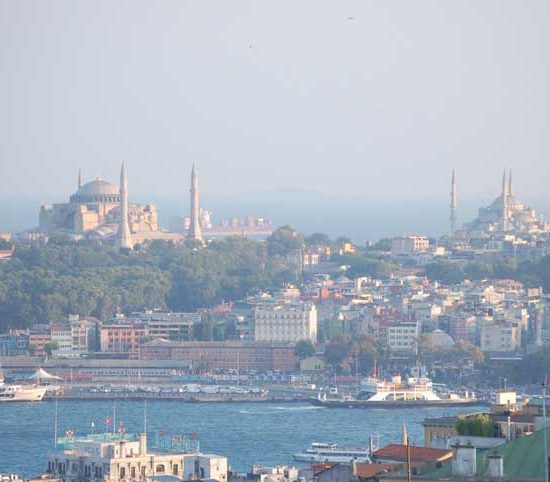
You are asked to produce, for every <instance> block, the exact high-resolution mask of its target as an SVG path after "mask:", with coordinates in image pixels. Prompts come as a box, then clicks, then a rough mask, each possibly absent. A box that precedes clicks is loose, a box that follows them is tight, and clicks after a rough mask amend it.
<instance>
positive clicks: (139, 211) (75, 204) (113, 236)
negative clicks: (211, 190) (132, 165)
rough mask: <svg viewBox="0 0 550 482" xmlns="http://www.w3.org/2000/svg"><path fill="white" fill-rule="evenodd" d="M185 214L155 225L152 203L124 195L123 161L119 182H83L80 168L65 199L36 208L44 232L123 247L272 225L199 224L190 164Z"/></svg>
mask: <svg viewBox="0 0 550 482" xmlns="http://www.w3.org/2000/svg"><path fill="white" fill-rule="evenodd" d="M189 192H190V217H189V218H187V219H186V222H185V230H184V226H183V223H182V229H181V232H177V231H176V232H169V231H166V230H163V229H160V227H159V222H158V214H157V208H156V206H155V205H154V204H138V203H130V202H129V201H128V178H127V175H126V168H125V165H124V163H123V164H122V168H121V172H120V185H119V186H117V185H115V184H112V183H110V182H108V181H105V180H104V179H101V178H98V179H95V180H93V181H89V182H86V183H83V182H82V175H81V172H80V171H79V173H78V181H77V190H76V192H75V193H74V194H72V195H71V196H70V197H69V202H67V203H57V204H44V205H42V206H41V208H40V214H39V225H38V229H39V232H40V233H42V234H43V235H48V234H54V233H57V234H66V235H68V236H71V237H73V238H74V239H83V238H88V239H90V238H95V239H106V240H109V241H114V242H116V244H118V245H119V246H120V247H122V248H130V249H131V248H133V247H134V246H135V245H136V244H138V243H142V242H144V241H148V240H155V239H159V240H171V241H181V240H183V239H184V238H185V237H187V238H189V239H194V240H197V241H202V240H203V238H208V239H209V238H215V237H219V236H232V235H233V236H234V235H253V236H254V235H256V236H260V237H266V236H268V235H269V234H271V232H272V229H271V225H270V224H269V222H268V221H264V219H263V218H258V220H257V222H256V221H254V222H250V219H253V218H251V217H250V216H248V217H247V221H245V223H244V224H240V223H237V224H234V225H233V226H230V227H227V226H222V225H220V226H217V227H213V226H212V225H211V224H208V225H204V226H203V224H204V222H203V218H204V215H203V214H204V213H205V212H206V213H208V214H209V212H207V211H205V212H203V211H202V210H201V209H200V206H199V177H198V174H197V173H196V170H195V166H194V165H193V168H192V170H191V186H190V190H189Z"/></svg>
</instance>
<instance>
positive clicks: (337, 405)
mask: <svg viewBox="0 0 550 482" xmlns="http://www.w3.org/2000/svg"><path fill="white" fill-rule="evenodd" d="M129 206H133V207H132V209H130V207H129ZM134 206H135V205H131V204H130V203H129V200H128V180H127V177H126V172H125V167H124V165H123V167H122V171H121V182H120V186H119V188H118V192H117V189H116V188H115V186H113V185H109V184H108V183H106V182H105V181H101V182H100V181H92V182H90V183H87V184H82V181H81V178H80V175H79V179H78V191H77V193H76V194H75V195H73V196H71V200H70V203H69V204H67V205H54V207H53V208H52V207H44V206H43V207H42V208H41V210H40V217H39V218H40V219H39V221H40V222H39V228H38V229H36V230H34V229H31V230H28V231H26V232H23V233H18V234H12V233H3V235H2V240H3V245H2V248H3V250H2V264H1V265H0V269H1V270H2V281H1V282H0V285H1V287H2V289H1V290H0V293H2V302H1V303H0V306H1V310H0V326H2V330H3V332H2V334H0V353H1V356H2V358H1V360H2V371H3V377H4V380H5V381H4V385H2V390H1V391H0V397H2V400H3V401H18V400H28V401H31V402H32V401H33V400H34V401H35V402H36V403H37V401H42V400H43V403H47V401H48V400H49V401H51V402H53V403H55V407H56V409H55V410H56V420H58V417H59V415H57V410H59V409H61V408H62V407H63V405H62V404H63V403H75V402H78V401H80V402H81V403H82V402H84V401H88V402H90V401H94V400H95V401H106V400H110V401H113V414H112V415H108V416H107V419H106V433H104V434H102V433H100V431H98V432H96V431H95V428H94V427H95V424H96V423H97V424H98V425H99V424H102V422H101V421H96V419H95V417H94V420H93V421H92V427H93V428H92V432H91V433H90V434H88V435H81V434H78V435H77V434H76V433H75V428H74V427H59V426H58V422H57V421H56V422H55V427H54V428H55V432H56V434H58V433H64V435H63V436H61V437H60V436H59V435H55V446H56V448H57V451H56V452H54V453H53V454H52V455H50V456H49V457H48V459H47V461H46V462H45V472H44V473H45V474H47V477H49V478H56V479H57V478H58V479H63V480H72V479H73V478H74V479H75V480H76V479H79V478H81V477H84V478H89V479H90V480H92V479H96V480H102V477H107V476H108V477H109V479H108V480H126V479H127V478H129V479H130V480H133V479H137V478H139V477H140V476H147V477H155V476H160V475H162V476H167V475H169V476H171V477H175V478H178V477H180V478H185V479H195V478H199V479H214V480H218V481H219V482H225V481H226V480H241V479H242V478H243V477H245V478H246V479H247V480H248V479H251V480H257V479H259V480H263V479H264V478H268V479H270V480H271V479H273V480H279V481H289V482H292V481H294V480H298V479H299V478H300V479H301V478H304V479H305V480H309V479H314V480H322V479H324V478H327V480H328V478H330V479H331V480H333V478H334V477H337V479H338V480H342V481H344V480H346V481H347V480H355V479H365V480H371V479H373V480H374V478H377V477H379V476H380V477H381V478H382V479H384V480H386V479H387V480H401V479H403V478H404V477H407V476H408V475H407V474H413V473H414V474H415V475H418V476H422V477H424V478H428V479H429V480H439V478H444V477H448V476H449V475H450V474H452V475H453V476H454V477H455V478H459V477H461V476H464V477H470V478H471V477H479V480H485V478H486V477H487V478H490V479H493V478H498V477H501V478H502V477H503V475H502V474H504V473H505V472H506V474H507V477H511V474H515V475H514V476H513V477H514V480H529V479H527V478H524V477H525V474H526V473H529V474H534V475H530V477H531V478H534V477H538V476H539V475H540V473H539V472H540V470H542V466H543V464H540V466H537V465H536V464H532V468H531V469H529V471H528V472H525V469H524V468H521V463H520V462H521V457H522V455H521V454H522V453H524V451H526V450H531V449H530V448H529V447H539V452H540V454H542V448H541V447H540V441H539V439H540V437H541V434H540V432H538V431H537V430H539V431H540V430H541V428H543V427H544V425H543V418H544V416H545V413H544V411H543V408H542V407H543V405H541V403H542V404H544V399H543V398H541V397H540V395H541V382H542V381H543V380H544V377H545V376H546V373H545V371H546V370H547V367H548V363H549V360H550V350H549V349H548V343H549V342H550V310H549V303H548V302H549V300H548V296H547V294H546V293H547V291H548V289H549V288H550V271H549V267H550V257H549V256H548V255H546V254H545V253H546V250H547V249H548V247H549V246H550V227H549V226H548V225H547V224H546V223H545V222H544V221H543V220H542V219H541V218H540V217H538V216H537V214H536V212H535V211H534V210H533V209H532V208H530V207H527V206H525V205H524V204H523V203H521V201H519V200H518V198H516V197H515V196H514V195H513V184H512V173H511V172H510V173H506V172H505V173H504V174H503V178H502V188H501V192H500V195H499V196H498V197H497V198H496V199H495V200H494V202H492V203H491V204H490V205H489V206H488V207H482V208H480V209H479V216H478V218H477V219H475V220H473V221H470V222H467V223H464V224H463V225H462V226H460V227H459V226H458V223H457V209H458V203H457V178H456V176H455V173H454V172H453V173H452V177H451V194H450V215H449V234H448V235H444V236H442V237H441V238H439V239H433V238H429V237H427V236H422V235H418V234H414V235H409V236H402V237H395V238H386V239H382V240H380V241H378V242H376V243H367V244H366V245H364V246H359V245H356V244H354V243H353V242H352V240H350V239H348V238H345V237H341V238H338V239H336V240H332V239H330V238H329V237H328V236H327V235H325V234H322V233H313V234H310V235H305V236H304V235H303V234H301V233H298V232H297V231H295V230H294V229H293V228H291V227H289V226H282V227H279V228H272V229H270V230H269V232H265V233H264V235H263V236H262V237H261V238H257V236H256V235H257V234H258V231H254V229H252V232H251V233H250V234H249V233H248V232H247V231H246V230H243V231H241V232H229V233H225V235H224V236H220V234H219V233H217V235H216V236H212V237H208V234H207V233H209V231H208V219H206V220H205V217H204V215H203V216H201V213H203V211H201V207H200V188H199V178H198V174H197V172H196V169H195V167H193V169H192V172H191V188H190V203H189V206H190V214H189V217H188V218H186V219H185V220H184V221H182V222H183V223H184V225H183V228H182V232H183V234H180V233H176V232H168V231H164V230H160V229H158V227H155V229H151V230H149V231H146V229H145V228H144V227H143V226H149V227H150V226H151V220H152V219H153V218H152V217H150V218H148V220H147V221H144V220H143V219H144V217H145V218H146V214H147V213H149V214H151V213H155V207H154V206H153V205H148V206H146V207H137V206H135V207H134ZM139 209H141V210H142V211H138V210H139ZM90 213H92V214H90ZM100 214H101V215H100ZM102 216H103V217H102ZM60 219H63V220H64V221H63V222H62V223H61V222H60V221H59V220H60ZM85 219H86V221H85ZM153 224H154V223H153ZM248 224H249V227H252V226H253V225H254V223H253V222H252V218H251V217H250V218H249V220H248ZM254 238H256V239H254ZM117 400H118V401H119V402H120V401H124V400H125V401H133V402H137V401H140V400H141V401H144V403H146V401H150V403H153V402H156V403H158V402H159V401H161V400H177V401H179V402H180V403H199V402H202V403H239V404H247V403H265V404H272V403H279V404H280V403H284V404H287V403H292V404H296V405H297V406H298V407H302V406H304V404H305V406H307V405H310V406H312V407H321V408H324V409H327V410H330V409H335V410H336V409H342V410H351V409H353V408H357V409H369V408H370V410H373V409H375V408H382V409H387V410H390V411H392V410H395V409H398V408H401V409H406V410H414V407H418V408H422V407H430V406H433V407H443V406H445V407H447V409H446V410H447V413H449V415H445V416H442V417H439V418H429V417H427V418H424V420H423V421H422V425H423V427H424V435H423V440H419V439H418V437H417V440H415V441H414V442H415V443H414V444H413V445H411V444H410V439H409V435H408V432H407V430H408V429H407V428H406V426H405V425H403V436H402V437H401V440H395V438H394V439H393V440H387V441H386V442H389V444H386V445H379V444H380V440H379V439H378V441H377V442H376V443H375V442H374V439H373V437H372V436H373V435H374V434H371V441H370V445H369V446H368V447H366V448H364V449H359V448H357V449H354V450H352V449H350V448H345V447H340V446H337V445H334V444H321V443H317V442H316V443H314V444H313V445H312V446H311V447H310V448H309V449H308V450H306V451H304V452H303V454H302V453H298V454H293V458H294V459H295V461H296V462H298V464H299V465H297V468H294V466H291V465H284V464H288V463H289V461H288V460H285V459H283V460H278V461H277V462H278V465H276V466H274V467H272V468H268V467H265V466H264V467H261V468H260V467H257V466H254V463H255V461H254V460H250V461H249V462H250V464H251V466H253V467H252V469H250V470H249V472H248V473H247V475H246V476H244V475H243V474H242V472H239V471H235V469H231V468H230V463H231V461H228V458H227V456H226V455H203V454H202V452H200V449H199V447H200V446H199V445H198V441H197V440H196V439H195V438H194V437H195V436H193V437H190V436H189V434H185V433H177V434H176V433H170V435H169V436H164V435H163V436H161V437H160V439H159V435H158V433H157V435H156V438H155V443H154V445H153V446H154V447H155V450H156V452H155V455H154V456H153V455H151V453H150V452H149V450H150V449H148V446H147V443H148V441H147V434H146V433H145V432H141V433H140V434H139V436H138V435H136V436H135V437H134V436H133V435H130V434H127V433H126V427H125V425H123V422H122V421H121V422H119V424H118V425H116V401H117ZM58 404H59V408H58ZM467 407H472V408H475V410H472V409H468V408H467ZM134 410H135V408H134ZM139 410H141V409H139ZM449 410H451V412H449ZM452 410H458V411H457V412H452ZM451 414H453V415H451ZM120 416H121V417H122V415H120ZM144 416H146V415H145V414H144ZM61 420H62V418H61ZM63 430H64V432H63ZM199 430H200V429H199ZM415 430H418V429H415ZM162 433H164V432H162ZM415 434H417V432H415ZM58 437H59V438H58ZM379 437H380V436H379V435H378V438H379ZM524 438H525V442H524V441H523V439H524ZM109 447H111V448H109ZM533 450H534V449H533ZM157 452H158V453H157ZM535 452H536V451H535ZM151 457H154V459H151V462H149V459H150V458H151ZM487 457H489V458H487ZM540 457H541V460H542V455H540ZM128 458H129V460H128V464H126V459H128ZM121 460H123V461H124V463H123V464H121V463H120V461H121ZM145 460H147V461H148V462H147V464H149V463H150V468H149V466H148V465H147V464H145V463H144V461H145ZM476 460H477V461H478V462H477V464H479V467H478V466H477V465H476ZM350 461H351V462H353V463H352V464H351V465H346V464H349V462H350ZM304 463H306V465H304ZM307 463H309V464H310V465H307ZM311 464H313V465H311ZM476 467H477V468H476ZM518 467H519V468H518ZM404 469H405V472H406V473H403V470H404ZM148 471H151V476H149V475H147V474H148V473H149V472H148ZM407 471H409V472H407ZM537 471H538V472H537ZM126 472H128V474H127V473H126ZM140 474H141V475H140ZM153 474H154V475H153ZM499 474H500V475H499ZM522 477H523V478H522ZM377 480H378V479H377ZM458 480H462V479H458ZM464 480H465V479H464Z"/></svg>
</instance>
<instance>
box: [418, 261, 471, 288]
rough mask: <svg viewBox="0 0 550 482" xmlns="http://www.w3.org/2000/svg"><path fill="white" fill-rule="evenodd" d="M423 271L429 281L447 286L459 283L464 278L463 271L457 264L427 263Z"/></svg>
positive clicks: (443, 262) (445, 262)
mask: <svg viewBox="0 0 550 482" xmlns="http://www.w3.org/2000/svg"><path fill="white" fill-rule="evenodd" d="M424 271H425V274H426V276H427V277H428V278H429V279H430V280H431V281H440V282H441V283H444V284H447V285H451V284H456V283H461V282H462V281H464V279H465V278H466V275H465V274H464V270H463V269H462V267H461V266H460V265H459V264H458V263H449V262H447V261H437V262H435V263H428V264H427V265H426V266H425V268H424Z"/></svg>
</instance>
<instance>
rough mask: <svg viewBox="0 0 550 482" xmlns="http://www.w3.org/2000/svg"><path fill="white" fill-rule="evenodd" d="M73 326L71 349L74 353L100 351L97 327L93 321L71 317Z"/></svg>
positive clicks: (76, 316)
mask: <svg viewBox="0 0 550 482" xmlns="http://www.w3.org/2000/svg"><path fill="white" fill-rule="evenodd" d="M69 323H70V325H71V349H72V350H73V351H74V352H78V353H86V352H88V351H95V350H97V349H98V347H97V346H96V345H97V341H98V336H97V325H96V323H94V322H93V321H91V320H87V319H85V318H80V317H79V316H78V315H69Z"/></svg>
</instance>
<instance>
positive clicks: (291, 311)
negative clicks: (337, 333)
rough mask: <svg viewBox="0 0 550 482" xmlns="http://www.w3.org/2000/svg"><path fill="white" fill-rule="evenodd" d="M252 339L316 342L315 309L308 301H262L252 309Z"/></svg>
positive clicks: (282, 341)
mask: <svg viewBox="0 0 550 482" xmlns="http://www.w3.org/2000/svg"><path fill="white" fill-rule="evenodd" d="M254 321H255V331H254V339H255V340H256V341H260V342H267V343H297V342H298V341H300V340H309V341H311V342H312V343H316V342H317V310H316V308H315V305H314V304H313V303H310V302H305V303H302V302H299V303H296V302H288V301H287V302H278V303H263V304H259V305H258V306H256V308H255V310H254Z"/></svg>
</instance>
